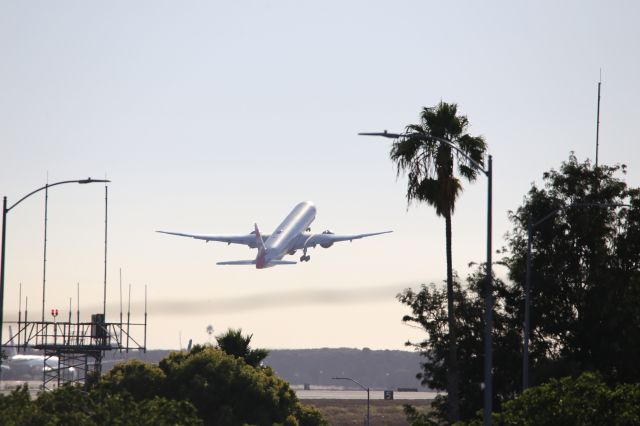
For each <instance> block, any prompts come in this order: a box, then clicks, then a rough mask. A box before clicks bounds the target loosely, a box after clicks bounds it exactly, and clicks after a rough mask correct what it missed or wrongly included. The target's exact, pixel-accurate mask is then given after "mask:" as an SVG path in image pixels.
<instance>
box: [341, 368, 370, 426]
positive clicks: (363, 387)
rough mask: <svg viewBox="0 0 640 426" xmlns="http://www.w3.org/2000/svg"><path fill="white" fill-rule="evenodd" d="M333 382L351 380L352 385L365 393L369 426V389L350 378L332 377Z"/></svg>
mask: <svg viewBox="0 0 640 426" xmlns="http://www.w3.org/2000/svg"><path fill="white" fill-rule="evenodd" d="M332 379H333V380H351V381H352V382H353V383H355V384H356V385H358V386H360V387H361V388H362V389H364V390H366V391H367V426H369V424H370V421H371V417H369V413H370V411H369V407H370V402H369V401H370V399H369V388H368V387H366V386H364V385H363V384H362V383H360V382H359V381H357V380H354V379H352V378H351V377H332Z"/></svg>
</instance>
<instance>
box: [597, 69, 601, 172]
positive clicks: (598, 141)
mask: <svg viewBox="0 0 640 426" xmlns="http://www.w3.org/2000/svg"><path fill="white" fill-rule="evenodd" d="M601 85H602V69H600V81H598V115H597V118H596V167H598V148H599V144H600V86H601Z"/></svg>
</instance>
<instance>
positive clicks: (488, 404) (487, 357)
mask: <svg viewBox="0 0 640 426" xmlns="http://www.w3.org/2000/svg"><path fill="white" fill-rule="evenodd" d="M358 134H359V135H360V136H382V137H385V138H390V139H399V138H402V137H405V136H406V135H404V134H400V133H389V132H387V131H386V130H385V131H384V132H377V133H358ZM425 137H426V138H428V139H431V140H434V141H436V142H439V143H442V144H445V145H447V146H449V147H450V148H451V149H453V150H455V151H456V152H457V153H458V154H460V155H462V156H463V157H464V158H465V159H466V160H467V161H468V162H469V163H470V164H471V165H472V166H473V168H474V169H476V170H477V171H479V172H482V174H484V175H485V176H486V177H487V265H486V274H487V278H486V280H487V281H486V286H485V290H484V310H485V317H484V413H483V414H484V424H485V425H490V424H491V411H492V405H493V372H492V371H491V370H492V365H493V360H492V358H493V351H492V344H491V340H492V333H493V274H492V273H491V265H492V261H491V255H492V253H491V251H492V248H491V243H492V238H491V235H492V233H491V225H492V224H491V221H492V216H493V214H492V204H493V202H492V192H493V157H492V156H491V155H489V156H488V160H487V168H486V169H485V168H484V167H483V165H482V164H480V163H478V162H477V161H475V160H474V159H472V158H471V157H469V155H467V154H466V153H465V152H464V151H462V150H461V149H460V148H458V147H457V146H456V145H455V144H454V143H453V142H451V141H450V140H448V139H444V138H441V137H438V136H434V135H430V134H426V135H425Z"/></svg>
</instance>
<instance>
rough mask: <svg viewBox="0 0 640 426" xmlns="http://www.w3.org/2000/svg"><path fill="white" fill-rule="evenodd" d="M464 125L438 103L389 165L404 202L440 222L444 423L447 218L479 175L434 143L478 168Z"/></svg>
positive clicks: (452, 331)
mask: <svg viewBox="0 0 640 426" xmlns="http://www.w3.org/2000/svg"><path fill="white" fill-rule="evenodd" d="M468 126H469V121H468V119H467V117H466V116H463V115H458V107H457V105H456V104H448V103H446V102H440V103H439V104H438V105H437V106H436V107H433V108H424V109H423V110H422V113H421V114H420V123H419V124H412V125H409V126H407V127H406V136H404V137H402V138H400V139H399V140H397V141H396V142H395V143H394V144H393V146H392V148H391V153H390V156H391V160H392V161H393V162H394V163H395V164H396V166H397V169H398V175H400V174H407V177H408V184H407V201H408V202H409V203H411V202H412V201H418V202H426V203H427V204H429V205H430V206H432V207H433V208H435V211H436V214H437V215H438V216H442V217H444V219H445V236H446V256H447V318H448V321H447V328H448V334H449V338H448V344H449V356H448V357H447V359H446V361H445V363H446V366H447V393H448V395H449V398H448V403H449V410H448V412H449V415H448V418H449V421H451V422H453V421H456V420H457V419H458V418H459V402H458V393H459V388H458V381H459V380H460V378H459V371H458V370H459V367H458V354H457V353H456V352H457V349H456V341H457V339H456V319H455V318H456V316H455V306H454V294H453V293H454V288H453V287H454V284H453V266H452V265H453V261H452V250H451V246H452V241H451V215H452V214H453V212H454V209H455V204H456V200H457V198H458V196H459V195H460V192H461V191H462V183H461V179H460V178H459V177H458V176H456V174H455V173H454V172H455V165H456V164H457V166H458V167H457V169H458V175H459V176H460V177H462V178H464V179H466V180H468V181H470V182H471V181H474V180H475V179H476V177H477V173H478V171H477V170H475V169H474V168H473V167H471V166H470V165H469V164H468V161H467V160H466V159H465V158H464V157H462V156H460V155H457V153H456V152H454V150H452V148H451V147H450V146H448V145H446V144H443V143H439V142H437V141H435V140H434V139H433V138H431V137H430V136H436V137H440V138H444V139H447V140H449V141H451V143H452V144H454V145H455V146H457V147H458V148H459V149H460V150H461V151H463V152H464V153H465V154H467V155H468V156H469V157H471V158H472V159H473V160H475V161H476V162H478V163H479V164H483V156H484V153H485V151H486V143H485V141H484V138H482V137H481V136H470V135H469V134H468V133H467V128H468Z"/></svg>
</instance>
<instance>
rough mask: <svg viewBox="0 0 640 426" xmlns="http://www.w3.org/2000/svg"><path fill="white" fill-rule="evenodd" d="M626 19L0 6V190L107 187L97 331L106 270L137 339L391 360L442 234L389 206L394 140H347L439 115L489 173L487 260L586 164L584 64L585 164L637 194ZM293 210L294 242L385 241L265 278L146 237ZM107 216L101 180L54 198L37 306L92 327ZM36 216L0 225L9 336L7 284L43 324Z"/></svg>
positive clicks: (481, 244) (416, 11)
mask: <svg viewBox="0 0 640 426" xmlns="http://www.w3.org/2000/svg"><path fill="white" fill-rule="evenodd" d="M638 16H640V4H639V3H637V2H635V1H612V2H597V1H565V2H553V1H539V2H507V1H487V2H473V1H460V2H436V1H403V0H401V1H393V2H391V1H386V2H385V1H371V0H369V1H355V0H354V1H349V2H345V1H324V2H299V1H264V0H263V1H257V0H255V1H234V2H222V1H183V2H176V1H137V2H129V1H110V2H97V1H89V2H87V1H57V2H48V1H33V2H20V1H3V2H1V3H0V161H1V164H2V166H1V167H0V195H5V196H7V197H8V201H9V205H11V204H12V203H14V202H15V201H17V200H18V199H20V198H21V197H22V196H24V195H26V194H27V193H29V192H30V191H32V190H34V189H36V188H38V187H40V186H43V185H44V184H45V183H46V182H47V179H48V181H49V182H56V181H60V180H68V179H82V178H86V177H88V176H91V177H93V178H102V179H104V178H105V177H106V178H107V179H110V180H111V181H112V182H111V183H110V184H109V187H108V188H109V189H108V191H109V193H108V255H107V299H108V300H107V303H108V306H107V321H117V319H118V316H119V311H120V308H119V304H120V271H121V273H122V289H123V290H122V291H123V293H124V295H123V299H124V305H125V307H124V310H125V315H126V310H127V300H128V292H129V285H130V286H131V317H132V320H135V321H141V320H142V318H143V313H144V292H145V286H146V288H147V292H148V313H149V327H148V333H149V334H148V347H149V348H178V347H179V346H180V344H181V342H182V345H183V346H186V341H187V340H188V339H189V338H192V339H193V340H194V342H206V341H208V339H209V336H208V335H207V333H206V327H207V326H208V325H212V326H213V327H214V330H215V334H218V333H221V332H223V331H225V330H226V329H228V328H230V327H233V328H242V329H243V331H244V332H246V333H252V334H253V341H252V342H253V344H254V345H255V346H256V347H265V348H317V347H356V348H362V347H369V348H372V349H405V346H404V343H405V342H406V341H407V340H413V341H416V340H419V339H422V338H423V337H424V335H423V334H422V333H421V332H420V330H416V329H415V328H411V327H409V326H407V325H405V324H403V323H402V321H401V319H402V316H403V315H405V314H408V313H409V311H408V310H407V309H406V308H405V307H404V306H403V305H401V304H400V303H399V302H398V301H397V300H396V299H395V295H396V294H397V293H398V292H399V291H401V290H402V289H403V288H407V287H413V288H416V287H417V286H419V285H420V284H421V283H431V282H433V283H436V284H437V285H443V280H444V279H445V276H446V273H445V271H446V270H445V244H444V221H443V220H442V218H438V217H437V216H436V214H435V212H434V211H433V210H432V209H431V208H429V207H428V206H426V205H415V204H414V205H411V206H408V205H407V202H406V199H405V190H406V178H405V177H403V176H400V177H397V176H396V170H395V168H394V166H393V164H392V163H391V161H390V160H389V148H390V141H389V140H385V139H377V138H366V137H361V136H357V133H358V132H363V131H365V132H366V131H381V130H383V129H387V130H389V131H402V130H403V128H404V126H406V125H407V124H411V123H415V122H417V121H418V115H419V112H420V110H421V109H422V107H424V106H433V105H435V104H437V103H438V102H439V101H441V100H443V101H446V102H455V103H457V104H458V105H459V109H460V111H461V113H463V114H465V115H467V117H468V118H469V121H470V123H471V126H470V128H469V132H470V133H471V134H472V135H483V136H484V137H485V138H486V141H487V143H488V147H489V152H490V153H491V154H492V155H493V158H494V204H493V211H494V216H493V223H494V231H493V245H494V247H495V248H496V249H499V248H500V247H502V246H503V245H504V244H505V239H504V235H505V233H506V232H507V231H508V230H509V229H510V227H511V225H510V223H509V221H508V211H509V210H515V209H516V208H517V207H518V206H519V205H520V204H521V203H522V200H523V197H524V195H525V194H526V192H527V191H528V189H529V188H530V187H531V184H532V183H534V182H537V183H538V184H540V182H541V177H542V173H543V172H544V171H547V170H549V169H551V168H556V169H557V168H558V167H559V166H560V164H561V163H562V161H565V160H567V159H568V157H569V154H570V153H571V152H574V153H575V155H576V156H577V157H578V159H579V160H581V161H583V160H585V159H587V158H588V159H591V160H592V161H593V159H594V158H595V128H596V105H597V104H596V98H597V83H598V80H599V78H600V72H601V73H602V101H601V129H600V151H599V161H600V163H601V164H603V163H604V164H616V163H624V164H626V165H627V166H628V173H627V175H626V180H627V182H628V183H629V184H630V185H632V186H640V161H639V160H638V159H639V158H640V155H639V154H640V149H639V148H638V143H637V141H636V134H635V130H636V129H635V122H636V120H637V117H638V116H639V115H640V106H639V105H638V102H637V99H639V98H640V82H639V80H638V75H640V55H639V54H638V53H639V52H640V50H639V48H640V46H639V42H640V28H639V27H638V25H637V22H636V21H637V17H638ZM486 184H487V182H486V179H485V178H484V177H480V178H479V179H478V181H476V182H475V183H473V184H466V185H465V191H464V193H463V194H462V196H461V198H460V200H459V201H458V203H457V206H456V210H455V215H454V218H453V257H454V268H455V270H456V271H457V272H458V273H459V274H460V275H461V276H462V277H464V276H465V275H466V274H467V273H468V272H469V267H468V263H469V262H473V261H475V262H481V261H482V260H483V259H484V257H485V238H486V213H485V211H486ZM303 200H311V201H313V202H314V203H315V205H316V207H317V210H318V213H317V217H316V220H315V222H314V223H313V224H312V230H313V231H316V232H321V231H323V230H326V229H330V230H332V231H333V232H335V233H360V232H374V231H383V230H388V229H391V230H393V231H394V232H393V233H392V234H388V235H382V236H379V237H373V238H371V239H366V240H360V241H354V242H353V243H342V244H336V245H334V246H333V247H332V248H330V249H328V250H325V249H322V248H318V249H317V250H314V251H312V252H311V253H310V254H311V261H310V262H305V263H299V264H297V265H294V266H283V267H276V268H271V269H268V270H256V269H253V268H250V267H222V266H216V265H215V263H216V262H217V261H223V260H236V259H249V258H253V257H254V256H255V253H254V252H252V251H250V250H248V249H247V248H245V247H234V246H227V245H224V244H216V243H209V244H204V243H203V242H200V241H195V240H192V239H182V238H179V237H171V236H167V235H161V234H157V233H155V232H154V231H156V230H169V231H184V232H198V233H210V234H245V233H248V232H250V231H251V230H252V227H253V223H254V222H257V223H258V225H259V226H260V229H261V230H262V231H263V232H265V233H268V232H271V231H272V230H273V228H274V227H275V226H277V225H278V224H279V223H280V221H281V220H282V219H283V218H284V217H285V216H286V215H287V214H288V213H289V211H290V210H291V209H292V208H293V206H294V205H295V204H297V203H298V202H300V201H303ZM104 202H105V189H104V187H103V186H102V185H100V184H92V185H75V184H73V185H61V186H58V187H55V188H52V189H51V190H50V192H49V202H48V244H47V273H46V281H47V283H46V289H47V290H46V301H45V311H46V312H47V313H48V312H49V310H50V309H51V308H57V309H59V311H60V318H67V316H68V313H69V302H70V298H71V299H72V300H71V303H72V311H73V312H74V315H75V311H76V309H77V308H76V306H77V300H76V292H77V286H78V285H79V288H80V310H81V316H82V319H88V318H89V315H90V314H91V313H95V312H101V310H102V292H103V278H104V225H105V223H104V222H105V216H104V211H105V205H104ZM43 216H44V194H43V193H39V194H38V195H34V196H32V197H30V198H29V199H27V200H25V201H24V202H23V203H21V204H20V205H19V206H17V207H16V208H15V209H14V210H12V211H11V212H10V213H9V215H8V222H7V248H6V249H7V252H6V254H7V259H6V288H5V304H4V307H5V320H7V321H8V320H15V319H16V318H17V311H18V301H19V288H20V283H22V304H21V306H22V308H21V309H22V310H24V303H25V301H24V299H25V297H28V310H29V315H30V318H33V319H37V318H40V316H41V315H42V281H43V238H44V219H43ZM297 257H299V254H298V255H297V256H296V258H297ZM500 268H501V267H500V266H497V267H496V273H497V274H504V271H500ZM78 283H79V284H78ZM47 319H51V318H50V316H49V315H48V314H47ZM6 330H7V329H6V328H5V333H6ZM5 335H6V334H5Z"/></svg>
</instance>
